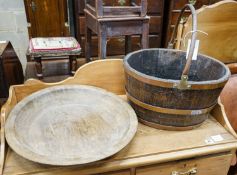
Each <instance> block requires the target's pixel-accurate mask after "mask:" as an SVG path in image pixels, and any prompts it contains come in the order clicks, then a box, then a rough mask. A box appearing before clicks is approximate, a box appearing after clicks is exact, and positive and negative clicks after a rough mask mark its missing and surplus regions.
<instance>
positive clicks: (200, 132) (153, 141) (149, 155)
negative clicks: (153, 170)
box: [4, 116, 237, 175]
mask: <svg viewBox="0 0 237 175" xmlns="http://www.w3.org/2000/svg"><path fill="white" fill-rule="evenodd" d="M213 136H214V137H215V136H217V137H219V136H221V138H223V140H221V141H214V140H213V139H212V138H213ZM210 140H211V141H210ZM233 148H237V140H236V139H235V138H234V137H233V136H232V135H231V134H230V133H229V132H228V131H226V130H225V129H224V128H223V127H222V126H221V125H220V124H219V123H218V122H217V121H216V120H215V119H214V118H213V117H211V116H210V118H209V119H208V120H206V122H205V123H204V124H203V125H202V126H201V127H199V128H197V129H194V130H189V131H179V132H177V131H165V130H158V129H154V128H151V127H148V126H145V125H143V124H139V127H138V131H137V134H136V136H135V138H134V139H133V140H132V142H131V143H130V144H129V145H127V146H126V147H125V148H124V149H123V150H121V151H120V152H119V153H117V154H115V155H114V156H112V157H110V158H108V159H105V160H102V161H98V162H95V163H92V164H88V165H84V166H83V165H80V166H65V167H56V166H48V165H42V164H38V163H34V162H32V161H29V160H26V159H24V158H22V157H21V156H19V155H17V154H16V153H15V152H14V151H12V150H11V149H9V150H8V153H7V157H6V163H5V168H4V174H6V175H13V174H33V173H36V172H41V173H42V172H47V174H51V173H52V174H54V173H63V172H64V173H66V172H71V173H73V172H74V171H78V170H80V172H81V173H82V174H83V173H92V172H93V173H94V172H104V171H114V170H117V169H126V168H128V167H129V166H138V165H149V164H152V163H161V162H167V161H172V160H178V159H184V158H191V157H196V156H201V155H207V154H214V153H219V152H225V151H230V149H233Z"/></svg>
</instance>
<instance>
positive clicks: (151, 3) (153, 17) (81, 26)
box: [74, 0, 164, 57]
mask: <svg viewBox="0 0 237 175" xmlns="http://www.w3.org/2000/svg"><path fill="white" fill-rule="evenodd" d="M133 1H134V2H136V3H137V4H138V5H139V3H140V2H141V0H133ZM104 2H105V4H106V5H108V6H109V5H110V6H117V5H121V4H120V3H119V2H121V1H118V0H113V1H111V0H104ZM131 3H132V0H126V1H125V4H123V5H126V6H128V5H130V4H131ZM74 7H75V25H76V33H77V35H76V37H77V40H78V41H79V42H80V44H81V47H82V54H81V57H85V54H84V51H85V13H84V8H85V2H84V1H82V0H75V5H74ZM163 7H164V0H147V15H148V16H150V21H149V47H152V48H158V47H160V46H161V33H162V24H163V10H164V8H163ZM97 43H98V38H97V36H96V35H95V34H94V33H92V48H91V55H92V56H95V57H96V56H97V55H98V46H97V45H98V44H97ZM131 45H132V46H131V50H132V51H134V50H138V49H140V48H141V47H140V46H141V44H140V37H139V36H138V35H134V36H132V37H131ZM124 47H125V37H113V38H109V39H108V40H107V55H108V56H112V55H124V54H125V49H124Z"/></svg>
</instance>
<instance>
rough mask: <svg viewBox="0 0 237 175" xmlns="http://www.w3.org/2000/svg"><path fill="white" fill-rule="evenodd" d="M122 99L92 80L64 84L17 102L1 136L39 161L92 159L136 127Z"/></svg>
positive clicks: (129, 135) (117, 148)
mask: <svg viewBox="0 0 237 175" xmlns="http://www.w3.org/2000/svg"><path fill="white" fill-rule="evenodd" d="M137 125H138V122H137V117H136V114H135V112H134V110H133V109H132V108H131V107H130V105H129V104H127V103H126V102H125V101H124V100H122V99H120V98H119V97H118V96H116V95H114V94H112V93H109V92H107V91H105V90H102V89H99V88H95V87H92V86H82V85H80V86H79V85H64V86H55V87H50V88H47V89H44V90H41V91H38V92H36V93H34V94H32V95H30V96H28V97H26V98H25V99H23V100H22V101H21V102H19V103H18V104H17V105H16V106H15V108H14V109H13V110H12V112H11V113H10V115H9V117H8V119H7V122H6V129H5V132H6V139H7V142H8V144H9V145H10V147H11V148H12V149H13V150H14V151H15V152H16V153H18V154H19V155H21V156H23V157H25V158H27V159H29V160H32V161H35V162H39V163H43V164H51V165H74V164H84V163H89V162H94V161H97V160H100V159H104V158H106V157H108V156H111V155H113V154H115V153H116V152H118V151H120V150H121V149H122V148H124V147H125V146H126V145H127V144H128V143H129V142H130V141H131V139H132V138H133V136H134V135H135V133H136V130H137Z"/></svg>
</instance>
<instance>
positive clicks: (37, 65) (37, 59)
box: [34, 57, 43, 79]
mask: <svg viewBox="0 0 237 175" xmlns="http://www.w3.org/2000/svg"><path fill="white" fill-rule="evenodd" d="M34 59H35V68H36V76H37V77H38V79H42V78H43V69H42V61H41V57H35V58H34Z"/></svg>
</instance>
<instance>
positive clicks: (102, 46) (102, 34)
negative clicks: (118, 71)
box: [98, 25, 107, 59]
mask: <svg viewBox="0 0 237 175" xmlns="http://www.w3.org/2000/svg"><path fill="white" fill-rule="evenodd" d="M106 45H107V37H106V27H105V25H101V26H100V28H99V34H98V51H99V54H98V57H99V59H105V58H106Z"/></svg>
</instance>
